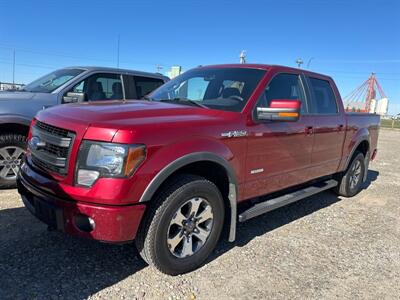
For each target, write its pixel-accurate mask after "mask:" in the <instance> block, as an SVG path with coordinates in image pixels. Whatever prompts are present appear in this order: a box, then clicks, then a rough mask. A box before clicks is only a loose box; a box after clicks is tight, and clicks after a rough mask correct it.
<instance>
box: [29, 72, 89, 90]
mask: <svg viewBox="0 0 400 300" xmlns="http://www.w3.org/2000/svg"><path fill="white" fill-rule="evenodd" d="M83 71H84V70H82V69H61V70H57V71H55V72H53V73H50V74H48V75H45V76H43V77H41V78H39V79H37V80H35V81H34V82H32V83H30V84H28V85H26V86H25V87H24V88H23V91H26V92H33V93H51V92H52V91H54V90H55V89H57V88H59V87H60V86H62V85H63V84H64V83H67V82H68V81H70V80H71V79H72V78H74V77H76V76H78V75H79V74H81V73H82V72H83Z"/></svg>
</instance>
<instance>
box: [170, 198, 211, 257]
mask: <svg viewBox="0 0 400 300" xmlns="http://www.w3.org/2000/svg"><path fill="white" fill-rule="evenodd" d="M213 220H214V215H213V211H212V207H211V205H210V203H209V202H208V201H207V200H206V199H204V198H198V197H197V198H192V199H190V200H188V201H186V202H185V203H184V204H183V205H182V206H180V207H179V209H178V210H177V211H176V212H175V214H174V216H173V217H172V220H171V222H170V224H169V228H168V232H167V244H168V248H169V251H170V252H171V253H172V254H173V255H174V256H175V257H178V258H185V257H188V256H192V255H193V254H195V253H197V252H198V251H199V250H200V249H201V248H202V247H203V246H204V244H205V243H206V241H207V239H208V237H209V236H210V233H211V230H212V227H213Z"/></svg>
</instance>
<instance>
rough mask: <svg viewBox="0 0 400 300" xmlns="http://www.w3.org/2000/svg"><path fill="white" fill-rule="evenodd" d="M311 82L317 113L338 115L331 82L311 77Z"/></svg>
mask: <svg viewBox="0 0 400 300" xmlns="http://www.w3.org/2000/svg"><path fill="white" fill-rule="evenodd" d="M309 82H310V88H311V94H312V96H313V97H312V98H313V104H314V105H313V107H314V110H315V112H316V113H317V114H337V113H338V107H337V103H336V97H335V94H334V92H333V90H332V87H331V85H330V83H329V81H327V80H322V79H317V78H312V77H309Z"/></svg>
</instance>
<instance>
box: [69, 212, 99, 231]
mask: <svg viewBox="0 0 400 300" xmlns="http://www.w3.org/2000/svg"><path fill="white" fill-rule="evenodd" d="M74 223H75V226H76V227H77V228H78V229H79V230H80V231H83V232H91V231H93V230H94V228H95V227H96V224H95V222H94V220H93V219H92V218H90V217H88V216H86V215H81V214H79V215H76V216H75V217H74Z"/></svg>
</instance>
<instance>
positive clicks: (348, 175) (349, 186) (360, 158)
mask: <svg viewBox="0 0 400 300" xmlns="http://www.w3.org/2000/svg"><path fill="white" fill-rule="evenodd" d="M364 159H365V158H364V155H363V154H362V153H361V152H356V153H355V154H354V155H353V159H352V161H351V163H350V165H349V167H348V168H347V170H346V171H345V172H344V173H342V174H340V175H339V176H337V178H336V179H337V180H338V182H339V184H338V186H337V187H336V188H335V189H334V191H335V192H336V193H337V194H338V195H340V196H344V197H353V196H355V195H357V194H358V193H359V192H360V191H361V189H362V184H363V178H364V174H365V172H366V170H365V160H364ZM358 166H359V167H360V173H359V175H358V179H357V180H356V183H355V184H354V181H353V182H352V180H353V179H354V177H353V176H354V175H355V173H356V172H355V170H356V169H357V168H358Z"/></svg>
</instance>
